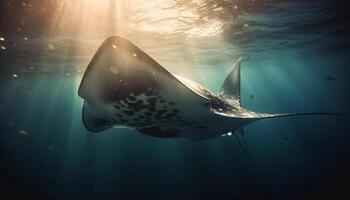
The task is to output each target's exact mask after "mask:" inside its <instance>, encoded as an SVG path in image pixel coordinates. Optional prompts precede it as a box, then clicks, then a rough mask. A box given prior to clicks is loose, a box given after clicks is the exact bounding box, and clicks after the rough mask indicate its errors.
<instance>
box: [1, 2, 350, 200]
mask: <svg viewBox="0 0 350 200" xmlns="http://www.w3.org/2000/svg"><path fill="white" fill-rule="evenodd" d="M349 15H350V9H349V6H347V4H346V1H330V0H329V1H326V0H318V1H306V0H304V1H302V0H246V1H243V0H226V1H225V0H216V1H215V0H149V1H147V0H129V1H127V0H125V1H123V0H76V1H73V0H61V1H58V0H53V1H39V0H27V1H19V0H3V1H2V2H1V4H0V191H1V196H3V197H6V196H8V198H4V199H19V198H28V199H64V200H66V199H251V198H260V199H271V198H278V199H289V198H291V199H292V198H293V199H294V198H301V199H305V198H311V199H313V198H316V197H331V198H337V197H340V196H341V195H343V196H344V195H345V196H344V197H345V198H346V196H347V197H348V198H349V193H348V191H347V190H348V180H349V178H350V176H349V175H350V172H349V170H348V169H349V167H350V162H349V158H350V140H349V139H350V137H349V133H350V125H349V122H350V121H349V111H350V105H349V102H350V94H349V92H350V78H349V75H350V68H349V67H350V66H349V61H350V48H349V47H350V37H349V36H350V34H349V33H350V25H349V24H348V19H349ZM111 35H120V36H122V37H125V38H127V39H129V40H130V41H131V42H133V43H134V44H136V45H137V46H139V47H140V48H141V49H143V50H144V51H145V52H146V53H148V54H149V55H150V56H151V57H153V58H154V59H155V60H157V61H158V62H159V63H160V64H161V65H162V66H164V67H165V68H166V69H167V70H169V71H170V72H172V73H175V74H178V75H181V76H183V77H186V78H189V79H192V80H195V81H197V82H199V83H201V84H202V85H204V86H206V87H208V88H209V89H210V90H211V91H213V92H215V93H217V92H218V90H219V89H220V87H221V85H222V84H223V81H224V79H225V77H226V75H227V73H228V72H229V71H230V70H231V68H232V65H233V63H234V61H235V60H236V59H237V58H239V57H242V59H243V61H242V66H241V67H242V68H241V74H242V75H241V77H242V79H241V81H242V82H241V98H242V105H243V107H245V108H247V109H251V110H254V111H257V112H266V113H282V112H337V113H344V114H346V115H345V116H343V117H339V116H318V115H315V116H296V117H290V118H279V119H266V120H261V121H257V122H255V123H253V124H250V125H248V126H246V127H245V128H244V130H245V135H246V140H247V144H248V146H249V148H250V151H251V152H252V154H253V156H254V160H255V163H254V164H252V163H251V162H249V161H248V160H247V158H246V157H245V155H244V153H243V151H242V150H241V149H240V147H239V145H238V143H237V142H236V141H235V139H234V137H220V138H218V139H212V140H206V141H190V140H186V139H160V138H153V137H149V136H145V135H142V134H140V133H138V132H136V131H133V130H129V129H117V128H114V129H111V130H108V131H105V132H103V133H99V134H93V133H90V132H88V131H87V130H86V129H85V128H84V126H83V123H82V119H81V108H82V104H83V100H82V99H81V98H80V97H79V96H78V95H77V90H78V87H79V84H80V81H81V79H82V76H83V73H84V71H85V69H86V66H87V65H88V63H89V61H90V60H91V58H92V56H93V55H94V53H95V52H96V50H97V48H98V47H99V45H100V44H101V43H102V42H103V41H104V40H105V39H106V38H107V37H109V36H111Z"/></svg>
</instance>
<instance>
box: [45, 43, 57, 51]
mask: <svg viewBox="0 0 350 200" xmlns="http://www.w3.org/2000/svg"><path fill="white" fill-rule="evenodd" d="M47 47H48V48H49V49H50V50H54V49H55V48H56V47H55V46H54V45H53V44H51V43H50V44H48V45H47Z"/></svg>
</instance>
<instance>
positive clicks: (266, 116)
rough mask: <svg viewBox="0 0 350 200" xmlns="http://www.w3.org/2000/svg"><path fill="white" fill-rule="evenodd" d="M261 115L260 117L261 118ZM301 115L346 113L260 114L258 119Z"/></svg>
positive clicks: (337, 114) (342, 114)
mask: <svg viewBox="0 0 350 200" xmlns="http://www.w3.org/2000/svg"><path fill="white" fill-rule="evenodd" d="M259 115H260V116H259ZM300 115H332V116H345V114H344V113H331V112H308V113H281V114H258V116H257V117H256V119H268V118H277V117H291V116H300Z"/></svg>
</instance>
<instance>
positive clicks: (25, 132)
mask: <svg viewBox="0 0 350 200" xmlns="http://www.w3.org/2000/svg"><path fill="white" fill-rule="evenodd" d="M18 133H19V134H21V135H27V134H28V131H26V130H19V131H18Z"/></svg>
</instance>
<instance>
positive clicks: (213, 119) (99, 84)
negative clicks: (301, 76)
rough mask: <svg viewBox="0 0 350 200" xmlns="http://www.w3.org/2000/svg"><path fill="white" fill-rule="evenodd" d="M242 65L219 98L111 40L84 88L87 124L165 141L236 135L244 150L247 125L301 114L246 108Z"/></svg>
mask: <svg viewBox="0 0 350 200" xmlns="http://www.w3.org/2000/svg"><path fill="white" fill-rule="evenodd" d="M240 64H241V59H238V61H237V62H236V63H235V64H234V66H233V69H232V71H231V72H230V73H229V75H228V76H227V78H226V80H225V81H224V84H223V86H222V88H221V90H220V92H219V94H217V95H216V94H214V93H213V92H211V91H209V90H208V89H206V88H205V87H203V86H202V85H200V84H198V83H196V82H194V81H191V80H188V79H186V78H183V77H180V76H177V75H174V74H172V73H170V72H169V71H167V70H166V69H165V68H163V67H162V66H161V65H160V64H158V63H157V62H156V61H155V60H154V59H152V58H151V57H150V56H149V55H147V54H146V53H145V52H143V51H142V50H141V49H139V48H138V47H136V46H135V45H134V44H132V43H131V42H130V41H128V40H126V39H124V38H121V37H118V36H113V37H110V38H108V39H107V40H105V41H104V42H103V44H102V45H101V47H100V48H99V49H98V51H97V53H96V54H95V56H94V57H93V59H92V60H91V62H90V64H89V66H88V67H87V69H86V72H85V74H84V77H83V80H82V82H81V85H80V88H79V96H80V97H82V98H83V99H84V100H85V101H84V105H83V111H82V118H83V123H84V125H85V127H86V128H87V129H88V130H89V131H91V132H101V131H104V130H107V129H110V128H112V127H129V128H134V129H136V130H137V131H138V132H140V133H143V134H146V135H150V136H154V137H161V138H189V139H192V140H203V139H211V138H216V137H219V136H222V135H226V134H229V135H231V134H232V133H233V134H234V135H235V136H236V138H237V139H238V141H239V143H240V144H241V145H242V146H244V139H243V131H242V127H244V126H245V125H247V124H249V123H252V122H254V121H256V120H259V119H266V118H273V117H284V116H291V115H299V114H296V113H287V114H266V113H256V112H253V111H250V110H247V109H244V108H242V107H241V104H240ZM309 114H310V113H309Z"/></svg>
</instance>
